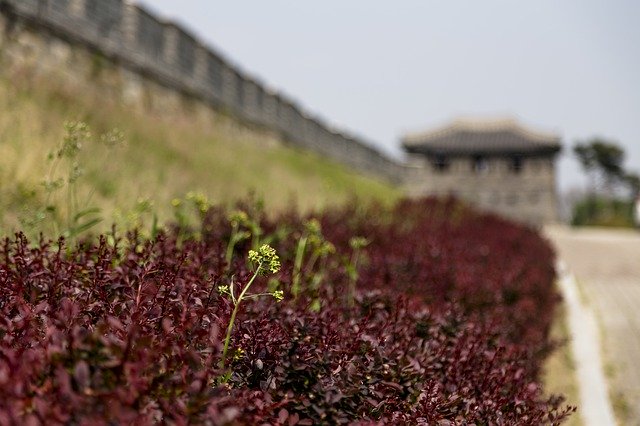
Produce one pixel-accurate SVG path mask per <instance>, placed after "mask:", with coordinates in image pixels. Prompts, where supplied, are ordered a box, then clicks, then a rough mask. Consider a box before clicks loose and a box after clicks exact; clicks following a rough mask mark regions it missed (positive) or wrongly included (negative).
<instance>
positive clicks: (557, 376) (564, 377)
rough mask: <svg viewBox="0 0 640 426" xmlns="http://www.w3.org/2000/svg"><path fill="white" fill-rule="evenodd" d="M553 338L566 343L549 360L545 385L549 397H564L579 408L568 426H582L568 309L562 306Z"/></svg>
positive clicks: (552, 334) (546, 365) (558, 313)
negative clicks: (568, 323)
mask: <svg viewBox="0 0 640 426" xmlns="http://www.w3.org/2000/svg"><path fill="white" fill-rule="evenodd" d="M551 337H552V339H555V340H557V341H561V342H563V341H564V342H566V343H565V344H563V345H562V346H561V347H560V348H558V349H557V350H556V351H554V352H553V353H552V354H551V356H550V357H549V358H548V359H547V362H546V363H545V366H544V372H543V383H544V387H545V390H546V393H547V394H548V395H553V394H555V395H563V396H565V398H566V401H565V403H566V404H569V405H572V406H574V407H578V411H577V412H576V413H573V414H572V415H571V417H569V420H568V421H567V422H566V423H564V424H565V425H566V426H580V425H582V424H583V421H582V418H581V416H580V406H579V404H578V402H579V394H578V392H579V390H578V382H577V378H576V367H575V362H574V359H573V354H572V352H571V345H570V343H571V342H570V340H569V339H570V334H569V329H568V325H567V314H566V307H565V306H564V305H560V306H559V308H558V311H557V313H556V319H555V321H554V324H553V327H552V329H551Z"/></svg>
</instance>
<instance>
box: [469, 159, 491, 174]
mask: <svg viewBox="0 0 640 426" xmlns="http://www.w3.org/2000/svg"><path fill="white" fill-rule="evenodd" d="M471 167H472V169H473V171H474V172H476V173H486V172H488V171H489V161H487V159H486V158H485V157H483V156H482V155H476V156H474V157H473V161H472V163H471Z"/></svg>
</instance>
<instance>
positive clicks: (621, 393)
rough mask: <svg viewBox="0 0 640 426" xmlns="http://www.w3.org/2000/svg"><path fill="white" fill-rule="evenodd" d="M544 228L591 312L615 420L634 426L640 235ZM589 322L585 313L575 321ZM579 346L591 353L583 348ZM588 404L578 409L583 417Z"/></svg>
mask: <svg viewBox="0 0 640 426" xmlns="http://www.w3.org/2000/svg"><path fill="white" fill-rule="evenodd" d="M545 231H546V234H547V235H548V236H549V238H551V240H552V241H553V242H554V244H555V246H556V248H557V250H558V252H559V256H560V258H561V259H562V260H563V261H564V262H565V264H566V265H567V268H568V270H569V271H570V272H572V273H573V274H575V278H576V282H577V285H576V286H575V288H576V291H577V292H578V299H579V301H580V302H582V304H583V305H585V306H586V307H587V310H588V309H593V312H594V313H595V317H596V318H595V320H596V321H595V322H597V326H598V328H599V331H600V333H599V334H600V336H599V337H600V343H601V347H602V354H603V355H604V371H605V372H606V375H607V379H608V381H609V388H610V396H611V401H612V403H613V405H614V409H615V412H616V415H617V417H618V420H619V421H620V423H621V424H624V425H638V426H640V233H637V232H632V231H616V230H603V229H590V230H572V229H569V228H562V227H550V228H547V229H546V230H545ZM565 298H566V297H565ZM589 321H590V320H589V319H588V313H587V316H586V317H583V318H582V320H581V321H579V322H583V323H585V324H586V323H588V322H589ZM576 327H582V326H580V325H576ZM572 328H573V325H572ZM576 339H578V337H577V335H576V336H574V340H576ZM576 343H577V342H574V348H576ZM580 350H581V351H582V352H589V351H591V350H589V349H585V348H584V347H583V348H582V349H580ZM581 356H582V357H587V358H589V357H592V356H593V354H589V353H582V355H580V354H576V362H579V358H580V357H581ZM592 361H593V360H592ZM578 370H579V368H578ZM578 375H580V373H578ZM579 380H581V379H579ZM591 385H593V383H592V384H591ZM591 385H585V386H591ZM581 387H583V384H582V383H581ZM582 390H583V389H581V391H582ZM586 391H587V392H588V390H586ZM581 398H582V397H581ZM592 408H593V406H590V407H581V411H582V412H583V415H585V421H586V420H587V419H586V415H587V411H588V410H589V409H592ZM588 424H589V423H588ZM595 424H597V423H595Z"/></svg>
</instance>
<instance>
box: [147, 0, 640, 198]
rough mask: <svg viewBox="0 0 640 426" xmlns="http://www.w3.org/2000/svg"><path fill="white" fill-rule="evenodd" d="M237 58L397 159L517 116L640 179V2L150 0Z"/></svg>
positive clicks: (563, 166) (570, 176) (575, 182)
mask: <svg viewBox="0 0 640 426" xmlns="http://www.w3.org/2000/svg"><path fill="white" fill-rule="evenodd" d="M141 3H143V4H146V5H148V6H150V7H151V9H153V10H155V11H156V12H159V13H160V15H161V16H163V17H165V18H170V19H175V20H177V21H179V22H181V23H183V24H186V26H187V27H188V28H190V29H191V30H192V32H194V33H195V35H197V36H198V37H199V38H201V39H202V40H204V41H205V42H207V43H208V44H210V45H212V46H214V47H215V48H217V49H218V50H219V51H221V52H222V53H223V54H225V56H226V57H228V58H229V59H230V60H231V62H233V63H235V64H237V65H239V66H240V67H241V69H243V70H245V71H246V72H247V73H249V74H250V75H252V76H255V77H257V78H258V79H259V80H261V81H263V82H266V83H267V84H268V85H270V86H272V87H273V88H276V89H278V90H280V91H282V92H284V93H286V94H287V95H289V96H290V97H291V98H293V99H294V100H297V101H299V103H300V104H301V105H302V106H304V108H305V109H306V110H308V111H311V112H314V113H318V114H319V115H320V116H322V117H324V118H326V119H327V121H328V122H330V123H333V124H335V125H337V126H339V127H341V128H344V129H346V130H348V131H350V132H353V133H355V134H358V135H361V136H363V137H364V138H365V139H367V140H368V141H370V142H371V143H372V144H374V145H376V146H378V147H381V148H382V149H383V150H385V151H387V152H390V153H394V154H395V155H398V153H399V152H400V151H399V141H398V140H399V137H400V136H401V135H402V134H403V133H404V132H407V131H415V130H422V129H425V128H430V127H434V126H439V125H442V124H445V123H446V122H448V121H449V120H451V119H453V118H455V117H457V116H460V115H464V116H491V117H494V116H511V117H516V118H518V119H520V120H521V121H522V122H523V123H525V124H527V125H529V126H531V127H534V128H538V129H540V130H543V131H553V132H557V133H558V134H560V136H561V137H562V140H563V143H564V144H565V149H564V154H563V155H562V159H561V161H560V162H559V174H560V186H561V188H562V189H567V188H569V187H574V186H580V185H582V184H583V182H584V181H583V179H582V175H581V172H580V171H579V168H578V166H577V163H576V162H575V161H574V160H573V159H572V158H571V157H572V155H571V149H570V147H571V146H572V145H573V144H574V143H575V141H576V140H578V139H584V138H589V137H591V136H596V135H598V136H602V137H605V138H609V139H611V140H614V141H616V142H618V143H619V144H620V145H622V146H623V147H624V148H625V149H626V151H627V154H628V158H627V162H626V165H627V167H628V168H630V169H634V170H635V171H636V172H640V1H638V0H562V1H558V0H536V1H517V0H482V1H478V0H466V1H461V0H440V1H435V0H397V1H390V0H387V1H382V0H323V1H313V2H312V1H301V0H234V1H227V2H221V1H205V0H179V1H178V0H146V1H142V2H141Z"/></svg>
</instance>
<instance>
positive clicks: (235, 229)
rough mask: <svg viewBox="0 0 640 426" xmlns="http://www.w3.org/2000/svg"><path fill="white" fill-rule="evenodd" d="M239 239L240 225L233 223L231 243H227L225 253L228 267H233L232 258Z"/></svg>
mask: <svg viewBox="0 0 640 426" xmlns="http://www.w3.org/2000/svg"><path fill="white" fill-rule="evenodd" d="M237 239H238V225H237V224H233V225H232V228H231V236H230V237H229V244H228V245H227V251H226V253H225V255H224V260H225V262H226V263H227V268H230V267H231V258H232V257H233V248H234V247H235V245H236V243H237V242H238V241H237Z"/></svg>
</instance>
